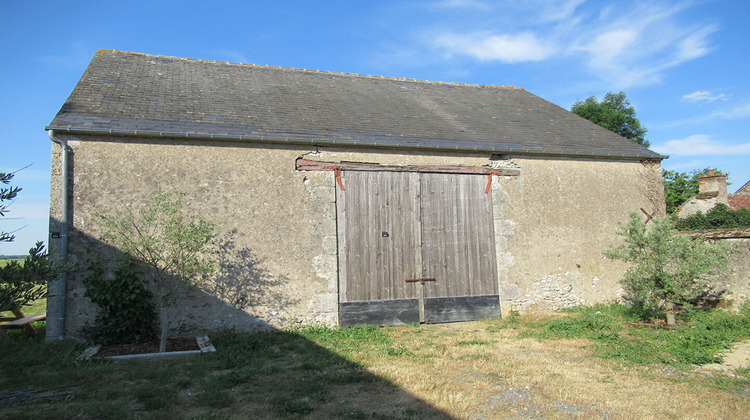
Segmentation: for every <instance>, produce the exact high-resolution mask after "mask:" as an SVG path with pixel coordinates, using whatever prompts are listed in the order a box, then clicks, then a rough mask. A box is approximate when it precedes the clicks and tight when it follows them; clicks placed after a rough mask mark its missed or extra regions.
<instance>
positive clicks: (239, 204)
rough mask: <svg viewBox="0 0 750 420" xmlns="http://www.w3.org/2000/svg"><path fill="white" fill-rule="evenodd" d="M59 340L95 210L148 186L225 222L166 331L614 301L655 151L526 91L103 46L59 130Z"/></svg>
mask: <svg viewBox="0 0 750 420" xmlns="http://www.w3.org/2000/svg"><path fill="white" fill-rule="evenodd" d="M46 128H47V130H48V131H49V134H50V138H51V139H52V140H53V144H52V152H53V153H52V160H53V164H52V191H51V195H52V199H51V203H52V204H51V214H50V218H51V222H50V232H51V234H50V236H51V238H50V245H51V248H53V249H56V250H57V252H58V254H59V255H60V257H61V258H64V259H66V260H67V261H70V262H73V263H74V264H76V270H75V271H74V272H71V273H69V274H68V275H67V276H66V277H64V278H61V279H60V280H59V281H58V282H56V283H54V284H51V285H50V296H49V300H48V327H47V333H48V338H49V339H55V338H58V337H60V338H62V337H82V336H85V333H86V330H87V328H88V326H90V324H91V322H92V321H93V319H94V317H95V315H96V311H97V308H96V307H95V306H94V305H93V304H92V303H91V302H90V301H89V300H88V298H86V297H85V296H84V294H85V286H84V285H83V283H82V278H83V277H84V276H85V275H86V273H85V272H86V267H87V264H86V261H88V259H90V258H92V256H94V257H98V258H100V259H103V260H105V261H108V260H113V259H112V258H110V257H106V256H107V255H110V256H111V255H112V253H116V252H117V250H114V249H112V248H111V247H109V246H108V245H106V244H105V243H103V242H102V241H101V240H100V238H101V235H102V226H101V224H100V222H99V219H98V218H97V217H96V213H104V214H106V213H111V212H116V211H118V210H122V209H123V208H124V206H125V205H128V204H130V205H132V206H133V207H135V208H138V207H139V206H141V205H144V203H146V202H147V201H148V200H149V198H151V197H152V196H153V193H154V191H156V190H157V189H162V190H165V191H183V192H185V193H187V194H188V196H187V198H186V199H185V210H186V211H187V212H189V213H190V214H194V215H196V216H200V217H203V218H206V219H209V220H213V221H215V222H217V223H219V224H220V231H221V235H220V240H221V241H220V243H221V252H222V260H223V262H222V265H221V268H220V269H219V270H218V271H217V272H216V273H215V275H214V276H213V277H212V278H211V279H210V281H208V282H207V283H206V284H204V285H203V286H202V287H201V288H199V289H197V290H194V291H191V292H186V296H185V299H184V300H182V301H181V302H180V304H179V305H175V307H173V308H172V310H173V311H174V312H173V313H172V314H171V318H172V319H174V320H177V321H178V322H176V323H174V325H172V330H173V331H172V332H173V334H180V333H185V334H187V333H189V332H195V331H199V330H211V329H217V328H238V329H247V330H251V329H258V328H279V327H285V326H291V325H298V324H324V325H342V326H349V325H360V324H376V325H394V324H403V323H416V322H427V323H431V322H452V321H463V320H472V319H479V318H486V317H499V316H502V315H503V314H507V313H509V312H510V311H519V312H527V311H546V310H556V309H560V308H565V307H570V306H575V305H580V304H588V303H594V302H601V301H608V300H611V299H613V298H615V296H616V293H617V291H618V288H619V286H618V280H619V279H620V277H621V275H622V273H623V272H624V268H625V267H624V265H622V264H620V263H615V262H612V261H609V260H607V259H605V258H604V257H603V256H602V251H603V250H604V249H606V248H608V247H609V245H610V244H613V243H615V242H616V241H617V240H618V237H617V236H616V234H615V232H616V230H617V225H618V222H620V221H624V220H626V219H627V217H628V213H629V212H646V213H648V214H650V215H657V216H658V215H662V214H664V211H665V203H664V189H663V184H662V176H661V164H660V162H661V160H662V159H663V158H665V156H661V155H659V154H657V153H654V152H652V151H650V150H648V149H646V148H644V147H642V146H640V145H638V144H635V143H633V142H631V141H628V140H626V139H624V138H622V137H620V136H618V135H616V134H614V133H612V132H610V131H607V130H605V129H603V128H601V127H599V126H597V125H595V124H592V123H590V122H589V121H587V120H585V119H582V118H580V117H578V116H576V115H574V114H572V113H570V112H568V111H566V110H565V109H563V108H560V107H558V106H556V105H554V104H552V103H549V102H547V101H545V100H543V99H541V98H539V97H537V96H535V95H533V94H531V93H529V92H527V91H525V90H524V89H520V88H515V87H503V86H478V85H468V84H458V83H440V82H428V81H419V80H410V79H401V78H389V77H376V76H363V75H356V74H343V73H329V72H321V71H310V70H299V69H289V68H280V67H268V66H258V65H247V64H232V63H225V62H216V61H204V60H194V59H184V58H176V57H165V56H154V55H147V54H138V53H130V52H121V51H112V50H101V51H99V52H98V53H97V54H96V56H95V57H94V58H93V60H92V61H91V63H90V65H89V66H88V68H87V69H86V71H85V73H84V74H83V76H82V78H81V80H80V81H79V82H78V84H77V86H76V87H75V89H74V90H73V92H72V93H71V95H70V97H69V98H68V100H67V101H66V102H65V103H64V104H63V106H62V108H61V109H60V111H59V112H58V114H57V115H56V116H55V117H54V119H53V120H52V122H51V123H50V124H49V126H48V127H46Z"/></svg>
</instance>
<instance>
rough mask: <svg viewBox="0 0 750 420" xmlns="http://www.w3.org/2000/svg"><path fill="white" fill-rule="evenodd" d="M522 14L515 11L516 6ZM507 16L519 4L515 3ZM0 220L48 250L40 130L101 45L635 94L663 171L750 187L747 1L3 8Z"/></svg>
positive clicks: (571, 95)
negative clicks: (4, 202) (697, 173)
mask: <svg viewBox="0 0 750 420" xmlns="http://www.w3.org/2000/svg"><path fill="white" fill-rule="evenodd" d="M514 3H517V4H514ZM509 4H510V5H509ZM0 7H1V8H2V9H1V13H0V57H2V66H0V97H1V98H2V101H0V142H1V145H2V148H1V149H0V150H1V152H0V171H2V172H9V171H15V170H17V169H19V168H22V167H25V166H27V165H29V164H32V166H30V167H29V168H26V169H24V170H22V171H20V172H18V173H17V175H16V178H15V180H14V181H15V183H14V185H17V186H20V187H22V188H23V191H22V192H21V193H20V195H19V197H18V199H17V200H16V201H15V202H14V203H13V204H12V206H11V207H10V209H11V212H9V213H8V214H7V216H8V217H6V218H4V219H0V230H4V231H13V230H17V229H20V230H18V231H17V232H16V237H17V238H16V241H15V242H14V243H10V244H0V254H23V253H26V251H27V250H28V249H29V248H30V247H31V246H32V245H33V244H34V242H35V241H37V240H44V241H45V242H46V240H47V213H48V208H49V171H50V150H51V145H50V141H49V139H48V138H47V135H46V133H45V131H44V129H43V128H44V126H45V125H47V124H48V123H49V122H50V121H51V120H52V118H53V117H54V115H55V113H56V112H57V111H58V110H59V109H60V107H61V106H62V104H63V102H64V101H65V99H66V98H67V96H68V95H69V94H70V92H71V91H72V89H73V87H74V86H75V84H76V82H77V81H78V79H79V78H80V77H81V75H82V73H83V71H84V70H85V68H86V66H87V64H88V62H89V60H90V59H91V58H92V57H93V55H94V54H95V53H96V51H97V50H98V49H100V48H105V49H118V50H124V51H135V52H143V53H149V54H161V55H169V56H178V57H189V58H199V59H206V60H220V61H230V62H243V63H253V64H263V65H272V66H284V67H295V68H306V69H315V70H325V71H335V72H350V73H359V74H374V75H382V76H395V77H407V78H414V79H423V80H437V81H445V82H462V83H473V84H492V85H505V86H519V87H523V88H525V89H527V90H528V91H530V92H531V93H534V94H536V95H538V96H541V97H542V98H544V99H546V100H548V101H550V102H553V103H555V104H557V105H559V106H561V107H563V108H566V109H570V106H571V105H572V104H573V103H574V102H575V101H577V100H584V99H586V98H587V97H589V96H591V95H596V96H597V97H598V98H601V97H603V96H604V94H605V93H606V92H608V91H615V92H617V91H624V92H626V93H627V95H628V97H629V98H630V100H631V103H632V105H633V106H635V108H636V111H637V116H638V118H639V119H640V120H641V123H642V124H643V125H644V126H645V127H646V128H648V130H649V131H648V134H647V136H646V137H647V139H648V140H650V141H651V144H652V149H653V150H655V151H657V152H659V153H663V154H667V155H670V156H671V158H670V159H668V160H666V161H664V168H665V169H670V170H679V171H690V170H692V169H702V168H706V167H714V168H719V169H721V170H723V171H725V172H729V173H730V182H732V183H733V185H731V186H730V192H733V191H734V190H736V189H737V188H739V187H741V186H742V185H743V184H744V183H745V182H747V181H748V180H750V134H749V132H750V130H749V129H750V77H748V74H749V73H748V70H749V68H750V47H748V45H747V42H748V40H750V25H748V21H750V2H749V1H747V0H734V1H713V0H706V1H658V0H651V1H629V0H622V1H612V2H603V1H582V0H559V1H543V0H525V1H518V2H508V1H494V2H493V1H483V0H434V1H428V0H424V1H377V2H359V1H351V0H350V1H315V2H313V1H284V0H276V1H236V2H231V1H212V2H207V1H188V0H181V1H154V0H149V1H139V0H132V1H127V2H123V1H120V2H114V1H106V0H98V1H76V2H67V1H41V0H39V1H16V0H0Z"/></svg>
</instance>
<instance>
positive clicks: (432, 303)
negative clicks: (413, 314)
mask: <svg viewBox="0 0 750 420" xmlns="http://www.w3.org/2000/svg"><path fill="white" fill-rule="evenodd" d="M424 305H425V321H426V322H427V323H429V324H437V323H443V322H461V321H473V320H477V319H485V318H499V317H500V297H499V295H483V296H456V297H440V298H427V299H425V302H424Z"/></svg>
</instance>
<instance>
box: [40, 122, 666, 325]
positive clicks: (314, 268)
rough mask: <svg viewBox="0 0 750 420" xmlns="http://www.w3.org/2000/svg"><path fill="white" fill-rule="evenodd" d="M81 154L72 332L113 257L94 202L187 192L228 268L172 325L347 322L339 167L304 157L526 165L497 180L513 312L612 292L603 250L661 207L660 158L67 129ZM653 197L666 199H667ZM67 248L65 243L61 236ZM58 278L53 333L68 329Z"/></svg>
mask: <svg viewBox="0 0 750 420" xmlns="http://www.w3.org/2000/svg"><path fill="white" fill-rule="evenodd" d="M66 138H67V139H68V140H69V144H70V146H71V147H72V148H73V150H74V155H73V159H72V160H73V163H72V164H73V171H72V172H73V174H72V179H73V186H72V192H71V202H72V210H73V215H74V221H73V226H72V229H71V237H70V245H69V256H70V259H71V261H73V262H75V263H77V270H78V271H77V272H75V273H72V274H71V275H70V276H69V277H70V278H69V282H68V288H67V289H68V296H69V299H68V307H67V311H66V334H67V335H69V336H79V337H80V336H84V335H85V332H86V329H87V328H88V326H90V324H91V323H92V321H93V319H94V317H95V314H96V311H97V309H96V308H95V306H94V305H93V304H91V302H90V301H89V300H88V299H87V298H85V297H84V296H83V295H84V293H85V288H84V286H83V284H82V281H81V279H82V278H83V276H85V274H86V273H85V271H86V266H87V263H86V261H87V260H88V259H90V258H92V257H97V256H98V258H104V259H105V260H106V261H113V260H115V258H113V256H114V257H116V256H117V251H116V250H114V249H112V248H111V247H110V246H108V245H107V244H104V243H103V242H101V241H100V239H99V238H100V237H101V234H102V227H101V225H100V223H99V222H98V220H97V218H96V217H95V212H99V213H113V212H116V211H118V210H122V209H123V208H124V206H125V205H128V204H130V205H132V206H133V207H135V208H138V207H139V206H142V205H145V204H146V203H147V202H148V201H149V200H150V198H151V197H152V196H153V192H154V191H155V190H156V189H158V188H162V189H164V190H166V191H170V190H181V191H184V192H186V193H188V197H187V198H186V199H185V207H186V211H187V212H188V213H191V214H194V215H197V216H200V217H204V218H207V219H210V220H213V221H216V222H218V223H219V224H220V230H221V235H220V236H221V243H222V254H223V255H224V258H225V259H226V262H227V264H225V266H224V267H223V268H222V270H221V271H220V272H219V273H218V274H217V275H216V276H215V277H214V279H213V280H212V281H211V282H209V283H208V284H206V285H204V286H203V287H202V288H201V289H199V290H196V291H194V292H191V293H189V294H188V295H189V299H182V300H181V301H180V304H179V305H175V307H174V312H173V313H172V319H173V320H175V323H174V325H173V329H174V332H175V333H188V332H191V333H192V332H197V331H201V330H210V329H216V328H223V327H231V328H240V329H258V328H267V327H286V326H290V325H294V324H299V323H305V324H316V323H317V324H324V325H335V324H336V323H337V318H338V313H337V302H338V273H337V264H338V261H337V238H336V208H335V196H336V194H335V188H336V181H335V178H334V175H333V173H332V172H331V171H296V170H295V160H296V159H297V158H299V157H304V158H306V159H313V160H318V161H325V162H339V161H355V162H373V163H382V164H404V165H406V164H422V165H430V164H432V165H464V166H479V165H492V166H494V167H512V168H518V169H520V176H507V177H498V176H495V177H494V178H493V183H492V199H493V206H494V207H493V214H494V218H495V239H496V253H497V265H498V273H499V275H498V282H499V284H500V290H501V296H502V297H501V298H502V299H503V309H504V311H505V312H507V311H509V310H520V311H529V310H534V309H537V310H547V309H558V308H562V307H567V306H573V305H577V304H581V303H590V302H596V301H604V300H610V299H612V298H614V297H615V291H616V290H617V289H618V285H617V280H618V279H619V278H620V276H621V275H622V273H623V271H624V266H623V265H621V264H619V265H618V264H617V263H614V262H611V261H607V260H605V259H604V258H603V257H602V254H601V252H602V250H604V249H606V248H607V247H608V246H609V245H610V244H612V243H614V242H615V241H616V240H617V237H616V235H615V230H616V227H617V223H618V222H620V221H623V220H625V219H626V218H627V214H628V212H631V211H640V208H644V209H646V210H647V211H648V212H649V213H656V214H663V213H664V204H663V188H662V187H661V185H662V184H661V172H660V166H659V165H658V164H642V163H637V162H604V161H591V160H575V159H541V158H539V159H533V158H522V157H512V158H510V159H492V158H491V157H490V156H488V155H480V154H477V155H466V154H462V155H459V154H449V153H432V154H431V153H416V152H404V151H400V152H398V153H394V152H391V151H382V150H380V151H379V150H371V151H367V152H365V151H362V152H352V151H344V150H337V149H331V148H327V149H320V150H310V149H307V148H303V147H283V146H271V145H263V144H251V143H234V142H205V141H200V142H198V141H188V140H156V139H140V140H139V139H132V138H131V139H120V141H112V139H108V138H104V137H93V136H83V137H80V138H77V137H73V136H66ZM58 149H59V147H58V146H56V145H53V163H52V168H53V173H52V193H51V196H52V197H51V203H52V204H51V219H52V220H51V224H50V226H51V231H52V232H55V231H59V226H58V220H59V219H60V214H61V209H60V196H59V191H60V185H61V184H60V182H61V179H60V171H59V168H60V163H59V154H58V153H57V152H58V151H59V150H58ZM655 203H662V204H661V205H658V204H655ZM51 247H53V248H54V247H58V248H59V240H58V239H51ZM57 286H58V285H57V284H52V285H50V298H49V307H48V315H49V323H48V330H47V333H48V337H49V338H50V339H53V338H54V337H56V336H57V334H58V333H59V325H60V324H59V321H58V320H57V319H56V318H57V314H58V312H57V311H58V304H57V302H58V300H57V298H56V296H57V294H58V290H57Z"/></svg>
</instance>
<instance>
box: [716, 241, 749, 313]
mask: <svg viewBox="0 0 750 420" xmlns="http://www.w3.org/2000/svg"><path fill="white" fill-rule="evenodd" d="M723 240H726V241H728V242H729V243H731V244H732V245H734V248H733V249H732V259H731V260H730V263H729V270H728V272H727V273H726V275H725V276H719V278H718V279H717V283H719V284H721V285H724V286H726V288H727V294H726V296H724V300H725V301H726V302H728V303H729V304H730V305H731V307H733V308H739V306H740V305H742V304H744V303H746V302H747V301H748V298H750V238H748V237H744V238H727V239H723Z"/></svg>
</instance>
